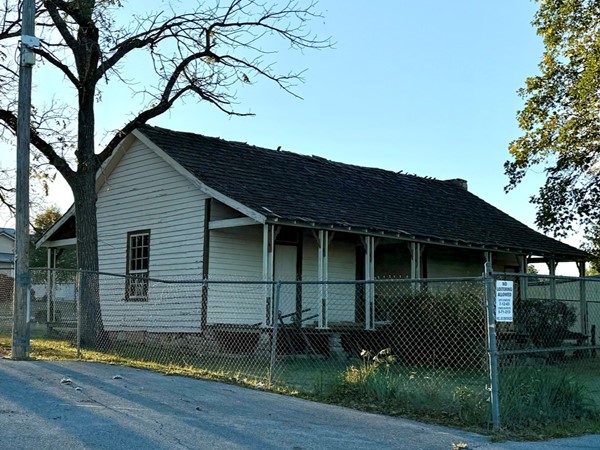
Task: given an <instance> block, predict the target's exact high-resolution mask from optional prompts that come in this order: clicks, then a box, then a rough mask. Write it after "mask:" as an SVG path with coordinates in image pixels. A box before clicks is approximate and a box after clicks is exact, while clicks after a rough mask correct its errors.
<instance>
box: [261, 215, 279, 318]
mask: <svg viewBox="0 0 600 450" xmlns="http://www.w3.org/2000/svg"><path fill="white" fill-rule="evenodd" d="M274 237H275V236H274V233H273V225H269V224H264V225H263V280H264V281H265V320H264V322H263V325H264V326H269V325H273V323H274V320H276V318H275V317H274V316H275V315H277V311H273V284H272V283H270V282H271V281H273V250H274V245H273V244H274V243H273V239H274Z"/></svg>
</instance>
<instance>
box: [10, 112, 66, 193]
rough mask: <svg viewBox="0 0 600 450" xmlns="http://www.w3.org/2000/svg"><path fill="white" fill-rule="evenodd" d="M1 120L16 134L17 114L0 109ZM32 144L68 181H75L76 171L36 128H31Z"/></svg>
mask: <svg viewBox="0 0 600 450" xmlns="http://www.w3.org/2000/svg"><path fill="white" fill-rule="evenodd" d="M0 120H2V121H3V122H4V123H5V124H6V126H7V127H8V128H10V129H11V130H12V131H13V132H14V133H15V134H16V132H17V116H15V114H14V113H13V112H12V111H8V110H6V109H0ZM30 136H31V144H32V145H33V146H34V147H35V148H37V149H38V150H39V151H40V152H41V153H42V154H43V155H44V156H45V157H46V158H47V159H48V162H49V163H50V164H52V165H53V166H54V167H55V168H56V170H58V171H59V172H60V174H61V175H62V176H63V177H64V178H65V180H67V182H68V183H71V182H73V180H74V178H75V175H76V174H75V172H74V171H73V169H71V167H70V166H69V164H68V163H67V161H65V159H64V158H62V157H60V156H59V155H58V154H57V153H56V152H55V151H54V149H53V148H52V145H50V144H49V143H48V142H46V141H45V140H44V139H43V138H42V137H41V136H40V135H39V134H38V133H37V131H35V130H33V129H32V130H31V132H30Z"/></svg>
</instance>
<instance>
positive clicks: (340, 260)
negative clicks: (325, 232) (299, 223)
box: [302, 236, 356, 325]
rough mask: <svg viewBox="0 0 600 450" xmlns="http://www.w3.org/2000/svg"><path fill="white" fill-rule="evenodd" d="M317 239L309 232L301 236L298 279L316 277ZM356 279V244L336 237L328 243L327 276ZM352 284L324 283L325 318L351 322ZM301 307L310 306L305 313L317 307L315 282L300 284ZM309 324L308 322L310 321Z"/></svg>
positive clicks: (339, 279)
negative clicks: (302, 240) (326, 316)
mask: <svg viewBox="0 0 600 450" xmlns="http://www.w3.org/2000/svg"><path fill="white" fill-rule="evenodd" d="M317 254H318V247H317V241H316V239H315V238H314V237H312V236H307V237H306V238H305V239H304V250H303V260H302V279H303V280H307V281H309V280H311V281H312V280H317ZM355 279H356V245H355V244H354V243H352V242H350V241H347V240H343V239H339V238H337V239H336V237H334V238H333V240H332V241H331V242H330V244H329V280H330V281H353V280H355ZM355 292H356V285H355V284H354V283H350V284H330V285H328V286H327V297H328V299H329V302H328V319H327V320H328V322H329V323H334V322H354V320H355ZM302 307H303V308H305V309H306V308H310V311H309V312H307V313H305V315H307V316H308V315H311V316H312V315H314V314H317V313H318V311H319V285H316V284H309V285H305V286H304V287H303V288H302ZM315 320H316V319H315ZM310 324H311V325H312V324H313V323H312V322H311V323H310Z"/></svg>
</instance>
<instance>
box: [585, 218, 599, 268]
mask: <svg viewBox="0 0 600 450" xmlns="http://www.w3.org/2000/svg"><path fill="white" fill-rule="evenodd" d="M585 239H586V242H585V244H584V250H586V251H587V252H589V253H591V254H592V255H594V256H595V258H594V259H593V260H592V261H590V265H589V267H588V268H587V270H586V272H585V274H586V275H588V276H592V275H600V225H596V226H594V227H592V228H591V230H590V231H589V232H588V233H587V235H586V237H585Z"/></svg>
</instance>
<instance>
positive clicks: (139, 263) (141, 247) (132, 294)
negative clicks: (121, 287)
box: [125, 230, 150, 302]
mask: <svg viewBox="0 0 600 450" xmlns="http://www.w3.org/2000/svg"><path fill="white" fill-rule="evenodd" d="M149 269H150V230H141V231H131V232H129V233H127V282H126V284H125V300H128V301H132V302H136V301H137V302H145V301H148V272H149Z"/></svg>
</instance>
